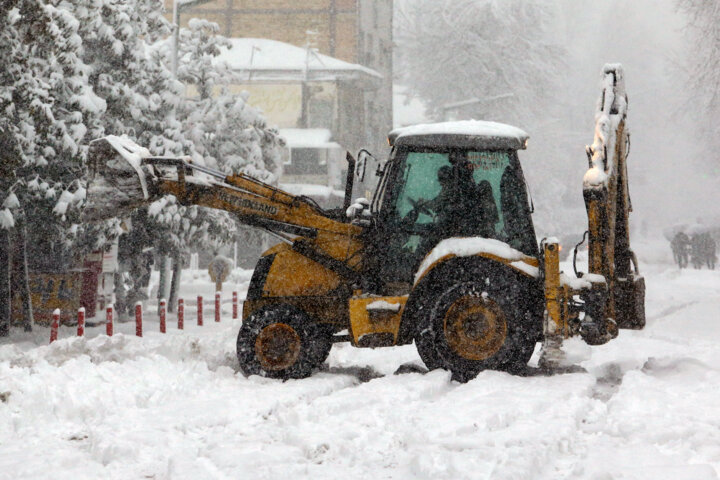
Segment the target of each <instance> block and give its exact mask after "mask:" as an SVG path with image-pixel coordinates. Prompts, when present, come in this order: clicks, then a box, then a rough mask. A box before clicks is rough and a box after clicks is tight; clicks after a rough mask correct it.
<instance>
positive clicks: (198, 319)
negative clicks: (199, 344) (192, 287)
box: [197, 295, 203, 327]
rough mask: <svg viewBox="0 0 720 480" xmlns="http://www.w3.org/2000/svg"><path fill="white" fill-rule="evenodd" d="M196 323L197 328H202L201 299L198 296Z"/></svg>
mask: <svg viewBox="0 0 720 480" xmlns="http://www.w3.org/2000/svg"><path fill="white" fill-rule="evenodd" d="M197 323H198V327H202V326H203V317H202V297H201V296H199V295H198V297H197Z"/></svg>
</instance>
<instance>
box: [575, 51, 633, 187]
mask: <svg viewBox="0 0 720 480" xmlns="http://www.w3.org/2000/svg"><path fill="white" fill-rule="evenodd" d="M626 116H627V95H626V94H625V79H624V78H623V69H622V65H620V64H606V65H605V66H604V67H603V94H602V96H601V97H600V101H599V102H598V108H597V112H596V114H595V139H594V141H593V144H592V145H591V146H589V147H587V151H588V153H589V154H590V155H591V157H590V162H591V164H592V167H591V168H590V169H589V170H588V171H587V172H586V173H585V176H584V177H583V187H584V188H585V189H597V188H603V187H607V182H608V179H609V178H610V177H611V176H612V175H613V173H614V171H615V163H614V162H615V142H616V141H617V138H615V132H616V131H617V128H618V125H619V124H620V122H621V121H623V120H625V117H626Z"/></svg>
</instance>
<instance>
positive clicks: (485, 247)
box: [415, 237, 537, 283]
mask: <svg viewBox="0 0 720 480" xmlns="http://www.w3.org/2000/svg"><path fill="white" fill-rule="evenodd" d="M480 253H487V254H490V255H494V256H496V257H500V258H503V259H505V260H510V261H512V263H511V265H513V266H515V264H516V262H517V261H521V260H526V259H529V258H530V257H528V256H527V255H525V254H524V253H522V252H520V251H518V250H515V249H514V248H512V247H511V246H510V245H508V244H507V243H505V242H501V241H500V240H494V239H491V238H480V237H468V238H459V237H455V238H447V239H445V240H443V241H442V242H440V243H438V244H437V245H435V247H434V248H433V249H432V250H430V253H428V254H427V255H426V256H425V258H424V259H423V261H422V263H421V264H420V267H419V268H418V271H417V273H415V283H417V282H418V281H419V280H420V279H421V278H422V277H423V275H425V272H426V271H427V269H428V268H430V267H431V266H432V265H433V264H434V263H435V262H436V261H438V260H440V259H441V258H443V257H447V256H454V257H471V256H473V255H478V254H480ZM521 263H524V262H521ZM530 271H533V272H535V274H537V269H532V270H528V272H530Z"/></svg>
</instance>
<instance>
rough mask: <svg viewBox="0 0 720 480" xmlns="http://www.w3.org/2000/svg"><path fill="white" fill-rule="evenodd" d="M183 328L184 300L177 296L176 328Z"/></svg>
mask: <svg viewBox="0 0 720 480" xmlns="http://www.w3.org/2000/svg"><path fill="white" fill-rule="evenodd" d="M184 328H185V300H183V299H182V298H178V330H182V329H184Z"/></svg>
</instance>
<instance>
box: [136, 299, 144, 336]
mask: <svg viewBox="0 0 720 480" xmlns="http://www.w3.org/2000/svg"><path fill="white" fill-rule="evenodd" d="M142 321H143V318H142V303H141V302H137V303H136V304H135V335H137V336H138V337H142Z"/></svg>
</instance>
